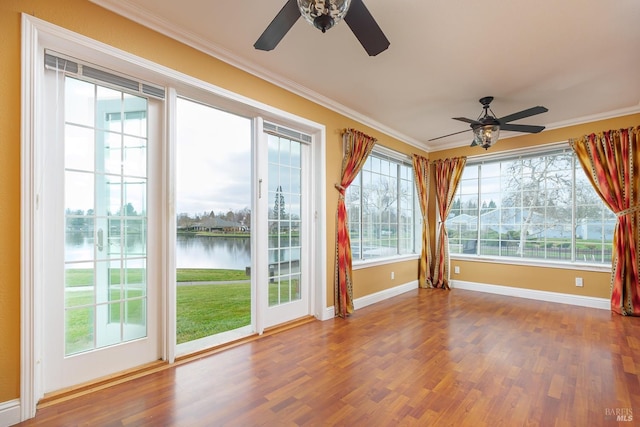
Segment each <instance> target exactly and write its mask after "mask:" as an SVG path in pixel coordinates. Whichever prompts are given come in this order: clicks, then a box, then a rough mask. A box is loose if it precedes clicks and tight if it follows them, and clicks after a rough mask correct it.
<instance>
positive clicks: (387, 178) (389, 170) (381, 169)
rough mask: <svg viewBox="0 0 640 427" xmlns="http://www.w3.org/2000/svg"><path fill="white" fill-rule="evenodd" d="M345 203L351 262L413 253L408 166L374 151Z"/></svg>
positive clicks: (411, 184)
mask: <svg viewBox="0 0 640 427" xmlns="http://www.w3.org/2000/svg"><path fill="white" fill-rule="evenodd" d="M345 203H346V207H347V216H348V228H349V235H350V238H351V252H352V256H353V259H354V260H356V261H357V260H367V259H375V258H380V257H389V256H397V255H404V254H413V253H416V226H415V221H416V218H417V216H416V214H415V210H416V202H415V185H414V182H413V169H412V167H411V166H408V165H407V164H403V163H401V162H399V161H397V160H394V159H391V158H387V157H385V156H380V155H377V153H376V152H375V151H374V153H373V154H371V155H370V156H369V158H368V159H367V161H366V162H365V164H364V166H363V168H362V170H361V171H360V173H359V174H358V176H357V177H356V179H355V180H354V181H353V183H352V184H351V185H350V186H349V188H348V189H347V192H346V195H345ZM420 231H421V230H419V231H418V232H420Z"/></svg>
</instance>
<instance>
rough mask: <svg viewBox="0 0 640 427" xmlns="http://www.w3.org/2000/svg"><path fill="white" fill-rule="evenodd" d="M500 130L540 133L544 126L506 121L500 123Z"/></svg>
mask: <svg viewBox="0 0 640 427" xmlns="http://www.w3.org/2000/svg"><path fill="white" fill-rule="evenodd" d="M500 130H511V131H515V132H527V133H538V132H542V131H543V130H544V126H532V125H516V124H510V123H505V124H503V125H500Z"/></svg>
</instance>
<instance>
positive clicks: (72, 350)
mask: <svg viewBox="0 0 640 427" xmlns="http://www.w3.org/2000/svg"><path fill="white" fill-rule="evenodd" d="M65 85H66V92H65V93H66V98H65V106H66V108H65V112H66V114H67V117H66V120H65V150H64V152H65V159H64V168H65V184H64V194H65V205H64V212H65V223H66V227H65V230H66V231H65V239H66V244H65V252H64V253H65V255H64V258H65V302H66V303H65V315H64V318H65V355H66V356H69V355H71V354H76V353H80V352H84V351H88V350H94V349H97V348H102V347H106V346H111V345H115V344H119V343H122V342H125V341H129V340H134V339H138V338H142V337H145V336H146V335H147V328H146V318H147V316H146V306H147V304H146V294H147V289H146V287H147V282H146V274H145V273H146V267H145V266H146V262H145V260H146V250H145V242H146V237H145V236H146V225H145V224H146V221H145V218H146V212H147V206H146V192H147V176H146V151H145V150H146V145H147V121H146V117H147V100H146V99H145V98H141V97H137V96H133V95H129V94H125V93H123V92H121V91H118V90H114V89H110V88H107V87H103V86H100V85H97V84H94V83H90V82H85V81H81V80H77V79H74V78H71V77H67V78H66V79H65ZM87 106H89V108H87ZM87 111H88V112H89V113H92V112H94V111H95V115H91V114H87ZM132 141H135V144H133V143H132ZM141 151H142V152H143V153H144V154H143V155H142V156H140V154H139V153H140V152H141ZM130 152H135V153H137V154H138V155H129V154H130ZM133 248H135V249H134V250H129V249H133Z"/></svg>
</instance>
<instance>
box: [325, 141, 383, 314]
mask: <svg viewBox="0 0 640 427" xmlns="http://www.w3.org/2000/svg"><path fill="white" fill-rule="evenodd" d="M342 141H343V144H344V151H345V154H344V158H343V159H342V172H341V179H340V184H336V185H335V187H336V189H337V190H338V193H339V194H338V211H337V213H336V264H335V277H334V310H335V315H336V316H340V317H347V316H348V315H349V314H351V313H353V282H352V261H353V260H352V255H351V238H350V237H349V228H348V227H347V224H348V221H347V207H346V205H345V200H344V195H345V192H346V191H347V188H348V187H349V185H351V183H352V182H353V180H354V179H355V178H356V176H357V175H358V173H359V172H360V169H362V166H363V165H364V163H365V162H366V160H367V157H369V154H370V153H371V150H372V149H373V146H374V145H375V143H376V141H377V140H376V139H375V138H372V137H370V136H367V135H365V134H363V133H362V132H359V131H357V130H353V129H346V130H345V131H344V132H343V134H342Z"/></svg>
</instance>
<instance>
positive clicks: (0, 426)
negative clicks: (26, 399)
mask: <svg viewBox="0 0 640 427" xmlns="http://www.w3.org/2000/svg"><path fill="white" fill-rule="evenodd" d="M19 422H20V400H18V399H13V400H8V401H6V402H0V427H8V426H12V425H14V424H18V423H19Z"/></svg>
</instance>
